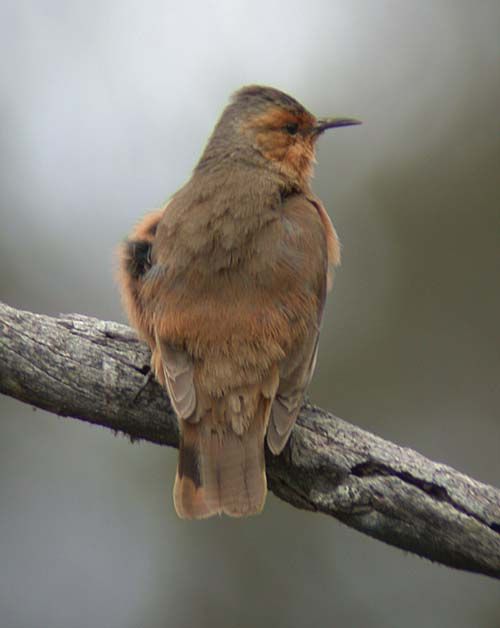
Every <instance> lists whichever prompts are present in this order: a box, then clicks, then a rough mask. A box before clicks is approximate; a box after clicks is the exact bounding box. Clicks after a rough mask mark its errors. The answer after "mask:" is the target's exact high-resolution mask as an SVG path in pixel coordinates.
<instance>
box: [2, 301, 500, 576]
mask: <svg viewBox="0 0 500 628" xmlns="http://www.w3.org/2000/svg"><path fill="white" fill-rule="evenodd" d="M148 375H149V352H148V350H147V348H146V346H145V345H144V344H142V343H140V342H139V341H138V340H137V338H136V336H135V334H134V332H133V331H132V330H131V329H130V328H128V327H126V326H124V325H120V324H118V323H113V322H107V321H101V320H96V319H93V318H89V317H86V316H80V315H66V316H60V317H59V318H52V317H49V316H41V315H37V314H32V313H30V312H23V311H20V310H16V309H13V308H11V307H8V306H6V305H3V304H1V303H0V392H2V393H4V394H7V395H10V396H12V397H15V398H16V399H19V400H21V401H24V402H26V403H29V404H32V405H34V406H37V407H39V408H43V409H45V410H48V411H50V412H54V413H56V414H58V415H61V416H69V417H74V418H78V419H81V420H83V421H88V422H90V423H94V424H98V425H103V426H105V427H108V428H111V429H112V430H115V431H120V432H123V433H125V434H128V435H129V436H130V438H131V439H132V440H136V439H145V440H148V441H151V442H153V443H158V444H160V445H169V446H172V447H176V446H177V443H178V431H177V422H176V419H175V416H174V414H173V413H172V410H171V408H170V405H169V402H168V398H167V396H166V394H165V392H164V391H163V390H162V389H161V388H160V386H159V385H158V384H157V383H156V382H154V381H153V380H152V378H148ZM267 470H268V479H269V485H270V488H271V490H272V491H273V492H274V493H275V494H276V495H277V496H278V497H279V498H281V499H283V500H285V501H287V502H289V503H290V504H292V505H294V506H296V507H298V508H304V509H307V510H312V511H318V512H322V513H325V514H327V515H331V516H333V517H335V518H337V519H338V520H340V521H342V522H343V523H345V524H347V525H349V526H351V527H353V528H356V529H357V530H359V531H361V532H364V533H365V534H369V535H370V536H372V537H375V538H377V539H380V540H381V541H385V542H386V543H389V544H391V545H395V546H397V547H400V548H402V549H404V550H407V551H410V552H413V553H415V554H418V555H419V556H423V557H426V558H428V559H430V560H433V561H436V562H440V563H443V564H445V565H448V566H450V567H456V568H458V569H464V570H468V571H473V572H478V573H482V574H486V575H489V576H492V577H495V578H500V491H499V490H498V489H496V488H494V487H492V486H488V485H486V484H482V483H480V482H477V481H475V480H473V479H471V478H469V477H467V476H465V475H464V474H462V473H460V472H458V471H456V470H454V469H452V468H450V467H448V466H446V465H443V464H438V463H436V462H432V461H431V460H428V459H427V458H425V457H424V456H422V455H420V454H418V453H417V452H415V451H412V450H411V449H407V448H403V447H399V446H398V445H395V444H393V443H390V442H388V441H386V440H383V439H381V438H379V437H377V436H374V435H373V434H370V433H369V432H366V431H364V430H361V429H359V428H357V427H355V426H354V425H351V424H349V423H346V422H345V421H343V420H342V419H339V418H337V417H335V416H333V415H332V414H330V413H329V412H326V411H325V410H322V409H320V408H317V407H315V406H312V405H309V404H306V405H304V407H303V408H302V412H301V415H300V417H299V420H298V422H297V425H296V426H295V428H294V430H293V434H292V438H291V440H290V442H289V444H288V445H287V447H286V448H285V450H284V452H283V453H282V455H281V456H279V457H277V458H275V457H273V456H272V455H271V454H269V452H268V455H267Z"/></svg>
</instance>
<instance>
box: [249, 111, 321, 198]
mask: <svg viewBox="0 0 500 628" xmlns="http://www.w3.org/2000/svg"><path fill="white" fill-rule="evenodd" d="M315 122H316V119H315V118H314V116H312V115H311V114H309V113H307V112H303V113H293V112H291V111H287V110H286V109H282V108H281V107H271V108H270V109H269V110H268V111H266V112H264V113H262V114H259V115H256V116H253V117H251V118H250V119H249V120H248V121H247V122H245V124H244V125H243V127H242V131H243V132H244V133H246V134H247V135H250V136H251V138H252V141H253V142H254V144H255V147H256V148H257V150H258V151H259V152H260V153H261V155H263V157H265V158H266V159H268V160H269V161H271V162H273V163H274V164H275V165H276V166H277V168H278V169H279V170H280V171H281V172H282V173H283V174H284V175H285V176H286V177H287V178H290V179H291V180H292V181H294V182H296V183H297V184H298V185H300V186H302V185H304V184H305V183H306V182H307V181H308V180H309V178H310V176H311V171H312V166H313V164H314V159H315V156H314V136H313V135H312V134H311V129H312V127H313V126H314V124H315ZM294 129H296V131H295V132H294ZM291 131H292V132H291Z"/></svg>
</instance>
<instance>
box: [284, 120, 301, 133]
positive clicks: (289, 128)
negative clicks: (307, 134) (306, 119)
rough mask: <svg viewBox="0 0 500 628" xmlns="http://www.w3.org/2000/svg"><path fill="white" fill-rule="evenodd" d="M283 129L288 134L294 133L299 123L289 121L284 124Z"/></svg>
mask: <svg viewBox="0 0 500 628" xmlns="http://www.w3.org/2000/svg"><path fill="white" fill-rule="evenodd" d="M283 130H284V131H286V132H287V133H288V134H289V135H295V134H296V133H297V131H298V130H299V125H298V124H297V123H296V122H290V123H289V124H285V126H284V127H283Z"/></svg>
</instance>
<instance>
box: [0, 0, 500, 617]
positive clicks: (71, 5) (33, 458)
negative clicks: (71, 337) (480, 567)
mask: <svg viewBox="0 0 500 628" xmlns="http://www.w3.org/2000/svg"><path fill="white" fill-rule="evenodd" d="M499 33H500V4H499V3H498V0H494V1H491V2H490V1H488V0H478V1H477V2H468V1H467V2H466V1H464V0H454V1H451V0H450V1H446V0H437V1H432V2H431V1H430V0H423V1H416V0H409V1H407V2H396V1H389V0H374V1H373V2H368V1H365V2H361V1H360V0H358V1H356V0H354V1H353V0H351V1H349V2H347V1H344V2H342V1H341V0H324V1H312V2H303V1H298V0H288V1H287V2H286V3H285V2H272V1H264V0H253V1H252V2H231V1H230V0H224V1H219V2H203V3H201V2H199V3H195V2H186V3H184V4H181V3H179V2H171V1H170V0H166V1H165V0H163V1H159V0H158V1H156V0H147V1H145V2H142V3H139V2H131V1H130V0H126V1H120V2H119V1H118V0H116V1H110V0H107V1H101V2H64V1H63V0H58V1H57V0H52V1H49V0H46V1H44V2H37V1H35V0H31V1H30V0H19V1H8V0H7V1H6V0H4V1H3V2H2V4H1V6H0V35H1V36H0V51H1V54H0V70H1V71H0V81H1V83H0V96H1V99H0V125H1V126H0V133H1V144H0V149H1V153H0V157H1V169H0V199H1V202H0V212H1V217H2V228H1V231H0V268H1V269H2V272H1V274H0V298H1V299H2V300H4V301H6V302H7V303H9V304H11V305H14V306H18V307H22V308H26V309H30V310H34V311H39V312H47V313H58V312H75V311H78V312H81V313H86V314H90V315H94V316H97V317H104V318H110V319H114V320H124V318H123V314H122V313H121V308H120V304H119V298H118V295H117V290H116V287H115V285H114V280H113V250H114V247H115V245H116V243H117V242H119V241H120V239H121V238H122V237H124V235H125V234H126V233H127V231H128V230H130V228H131V226H132V224H133V223H134V221H135V220H137V219H138V218H139V217H140V216H141V215H142V214H143V213H144V212H146V211H147V210H149V209H152V208H155V207H158V206H160V205H161V204H162V203H163V202H164V201H165V200H166V199H167V198H168V196H169V195H170V194H171V193H173V192H174V191H175V190H176V189H177V188H178V187H179V186H180V185H181V184H182V182H183V181H184V180H185V179H186V177H188V176H189V173H190V170H191V168H192V167H193V165H194V163H195V161H196V159H197V158H198V156H199V153H200V151H201V148H202V146H203V143H204V142H205V140H206V138H207V136H208V134H209V132H210V130H211V127H212V126H213V124H214V122H215V120H216V118H217V116H218V114H219V112H220V111H221V109H222V107H223V106H224V104H225V103H226V101H227V98H228V96H229V94H230V93H231V92H232V91H233V90H234V89H236V88H238V87H239V86H240V85H242V84H246V83H254V82H259V83H266V84H271V85H274V86H276V87H279V88H281V89H284V90H286V91H289V92H290V93H291V94H292V95H294V96H295V97H297V98H298V99H299V100H301V101H302V102H303V103H304V104H305V105H306V106H308V107H309V108H310V109H311V110H312V111H314V112H316V113H317V114H318V115H328V114H331V115H333V114H341V115H349V116H355V117H359V118H361V119H362V120H363V121H364V125H363V126H361V127H356V128H351V129H339V130H337V131H335V132H331V133H330V134H329V135H327V136H325V137H324V138H323V139H322V140H321V145H320V149H319V165H318V167H317V173H316V180H315V190H316V191H317V192H318V194H319V195H320V196H321V197H322V198H323V199H324V201H325V203H326V205H327V207H328V209H329V211H330V214H331V216H332V218H333V220H334V223H335V225H336V227H337V229H338V231H339V233H340V236H341V239H342V242H343V266H342V268H341V270H340V272H339V273H338V276H337V279H336V284H335V288H334V292H333V296H332V298H331V299H330V301H329V305H328V309H327V311H326V316H325V322H324V329H323V334H322V344H321V350H320V359H319V363H318V367H317V371H316V377H315V379H314V383H313V385H312V388H311V396H312V398H313V399H314V400H315V401H316V402H318V403H320V404H321V405H323V406H325V407H328V408H329V409H330V410H332V411H333V412H335V413H336V414H338V415H339V416H342V417H343V418H346V419H348V420H351V421H353V422H355V423H357V424H359V425H361V426H363V427H365V428H367V429H369V430H372V431H374V432H376V433H377V434H380V435H382V436H384V437H386V438H389V439H392V440H395V441H397V442H398V443H401V444H403V445H408V446H411V447H414V448H416V449H418V450H420V451H421V452H423V453H424V454H426V455H428V456H430V457H432V458H434V459H437V460H440V461H443V462H446V463H448V464H450V465H452V466H455V467H458V468H459V469H461V470H463V471H464V472H465V473H468V474H471V475H472V476H474V477H477V478H478V479H480V480H483V481H485V482H489V483H492V484H495V485H497V486H499V485H500V457H499V455H498V452H499V445H500V420H499V407H500V404H499V402H500V390H499V374H500V347H499V344H500V343H499V328H498V321H499V319H500V316H499V315H500V294H499V290H498V272H499V269H500V185H499V183H500V181H499V177H500V174H499V166H500V70H499V65H500V37H499ZM0 404H1V405H0V626H2V628H45V627H47V628H87V627H89V626H95V627H98V628H157V627H158V628H160V627H163V626H173V627H177V626H179V627H184V626H186V627H189V626H217V627H219V628H222V627H233V626H242V627H246V626H251V627H252V628H253V627H254V626H257V625H261V626H268V625H270V626H273V627H274V628H278V627H281V626H293V627H295V626H297V627H302V626H304V625H306V626H336V627H340V626H355V627H357V626H363V627H368V628H370V627H373V628H374V627H379V626H380V627H382V626H383V627H394V628H400V627H408V628H413V627H415V628H417V627H419V628H420V627H421V626H426V627H447V626H453V627H455V628H461V627H464V628H465V627H470V626H474V627H479V628H482V627H488V628H490V627H491V628H494V627H498V626H500V595H499V587H498V584H497V582H495V581H493V580H489V579H487V578H485V577H480V576H473V575H468V574H464V573H459V572H455V571H452V570H449V569H446V568H443V567H440V566H436V565H432V564H430V563H428V562H426V561H424V560H421V559H418V558H415V557H413V556H410V555H405V554H404V553H403V552H401V551H398V550H395V549H393V548H390V547H387V546H385V545H383V544H381V543H379V542H376V541H373V540H371V539H368V538H365V537H363V536H361V535H360V534H358V533H356V532H353V531H351V530H349V529H346V528H345V527H343V526H342V525H340V524H338V523H336V522H335V521H333V520H329V519H327V518H326V517H323V516H320V515H314V514H309V513H302V512H299V511H297V510H295V509H293V508H291V507H290V506H287V505H286V504H283V503H281V502H278V500H276V499H275V498H274V496H270V497H269V499H268V504H267V507H266V510H265V512H264V514H263V515H262V516H260V517H258V518H252V519H250V520H245V521H232V520H225V519H219V520H211V521H207V522H201V523H199V522H195V523H186V522H181V521H179V520H177V519H176V516H175V514H174V511H173V507H172V502H171V487H172V481H173V473H174V467H175V460H176V452H175V451H171V450H167V449H164V448H160V447H157V446H153V445H148V444H135V445H131V444H130V443H129V442H128V441H127V439H126V438H123V437H115V436H114V435H113V434H111V433H110V432H108V431H106V430H104V429H100V428H96V427H90V426H88V425H85V424H82V423H79V422H77V421H72V420H68V419H61V418H57V417H55V416H52V415H49V414H46V413H44V412H41V411H36V412H35V411H33V410H32V409H31V408H30V407H27V406H23V405H21V404H19V403H16V402H14V401H12V400H10V399H7V398H2V399H1V400H0Z"/></svg>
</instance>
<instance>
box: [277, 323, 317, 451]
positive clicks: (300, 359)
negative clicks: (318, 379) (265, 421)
mask: <svg viewBox="0 0 500 628" xmlns="http://www.w3.org/2000/svg"><path fill="white" fill-rule="evenodd" d="M318 340H319V330H315V331H314V332H313V333H311V334H310V336H309V337H308V338H307V340H306V342H305V343H304V344H303V345H302V346H301V347H300V349H299V350H298V351H297V352H296V353H295V355H293V356H291V357H290V358H288V359H287V360H285V362H284V364H282V369H281V370H282V371H285V372H283V374H282V376H281V378H280V384H279V388H278V392H277V394H276V397H275V399H274V402H273V405H272V410H271V420H270V422H269V428H268V431H267V444H268V445H269V449H270V450H271V451H272V452H273V454H276V455H277V454H279V453H280V452H281V451H282V449H283V447H284V446H285V445H286V443H287V441H288V438H289V436H290V433H291V431H292V429H293V426H294V424H295V421H296V419H297V416H298V415H299V412H300V408H301V407H302V401H303V399H304V394H305V391H306V388H307V386H308V385H309V382H310V381H311V378H312V376H313V373H314V367H315V366H316V358H317V355H318ZM287 370H288V372H287Z"/></svg>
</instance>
